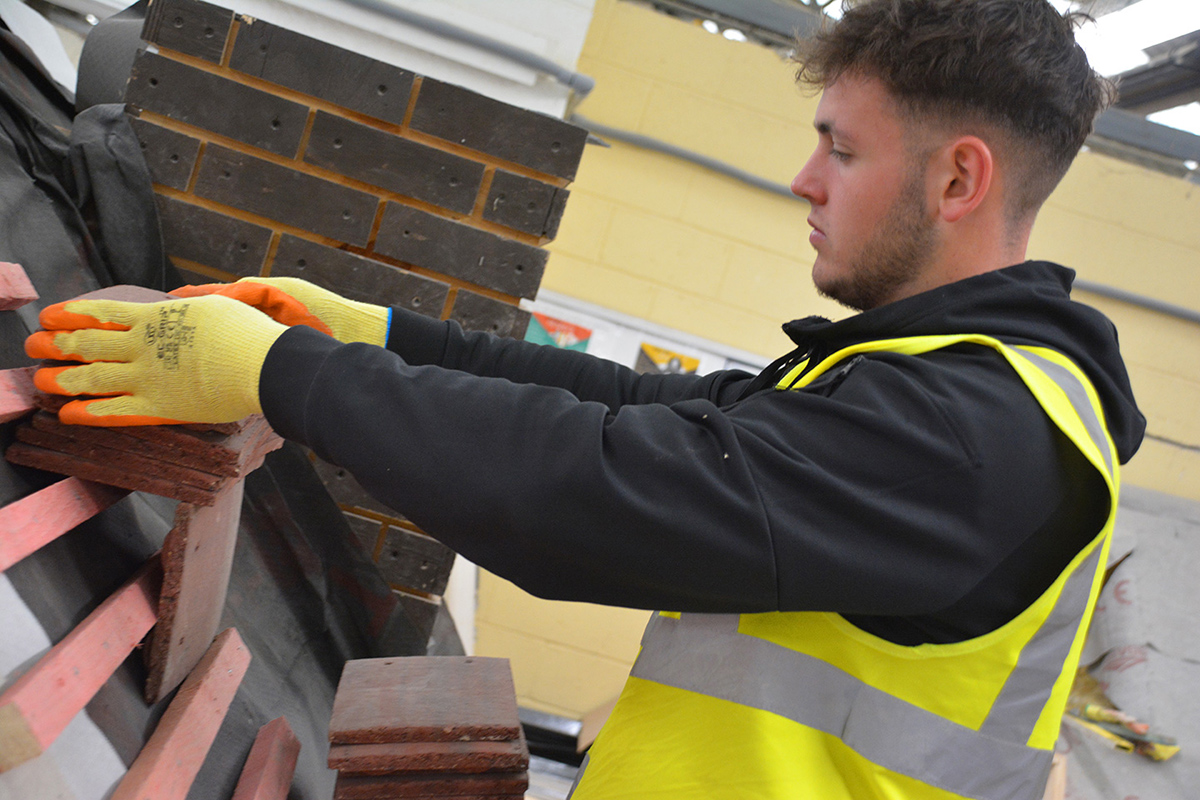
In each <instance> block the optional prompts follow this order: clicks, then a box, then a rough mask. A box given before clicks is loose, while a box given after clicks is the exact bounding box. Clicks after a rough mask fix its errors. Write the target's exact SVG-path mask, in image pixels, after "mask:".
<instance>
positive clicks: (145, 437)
mask: <svg viewBox="0 0 1200 800" xmlns="http://www.w3.org/2000/svg"><path fill="white" fill-rule="evenodd" d="M246 420H247V421H246V425H245V426H243V428H242V429H241V430H239V431H237V432H236V433H230V434H226V433H217V432H203V431H190V430H186V429H184V428H183V426H177V425H144V426H143V425H137V426H130V427H125V428H103V427H90V426H86V425H64V424H63V423H62V422H59V421H58V419H57V418H56V417H54V416H53V415H52V414H47V413H41V414H35V415H34V416H33V417H32V419H31V420H30V422H31V424H32V425H33V427H35V428H38V429H41V430H44V431H48V432H50V433H55V434H57V435H59V436H63V437H70V438H72V439H77V440H79V441H83V442H90V443H95V444H97V445H100V446H103V447H107V448H111V449H113V450H118V451H120V452H123V453H131V454H138V455H141V456H145V457H146V459H147V460H150V461H153V462H155V463H157V464H164V463H165V464H178V465H180V466H183V467H187V468H190V469H194V470H197V471H200V472H208V473H212V474H214V475H220V476H224V477H229V478H237V477H240V476H242V475H246V474H248V473H249V472H250V471H251V470H250V469H248V467H249V466H250V464H249V463H247V460H248V457H249V455H250V451H251V450H252V449H253V448H252V446H251V443H252V442H256V441H258V440H259V439H260V438H266V439H268V440H270V441H271V443H272V444H273V445H274V446H279V443H280V442H282V440H281V439H279V438H278V437H277V436H275V435H274V433H273V432H272V431H271V430H270V427H269V426H267V425H266V421H265V420H264V419H263V418H262V417H261V416H253V417H247V418H246Z"/></svg>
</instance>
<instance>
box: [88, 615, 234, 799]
mask: <svg viewBox="0 0 1200 800" xmlns="http://www.w3.org/2000/svg"><path fill="white" fill-rule="evenodd" d="M249 666H250V651H249V649H247V647H246V645H245V644H244V643H243V642H242V638H241V637H240V636H238V632H237V630H235V629H234V628H229V629H227V630H224V631H222V632H221V634H220V635H218V636H217V638H216V639H215V640H214V641H213V643H212V645H211V646H210V647H209V648H208V650H207V651H206V652H205V654H204V658H203V659H201V661H200V663H199V664H197V665H196V669H194V670H193V671H192V673H191V674H190V675H189V676H188V678H187V680H186V681H184V683H183V686H181V687H180V688H179V693H178V694H176V695H175V698H174V699H173V700H172V701H171V704H170V705H169V706H167V710H166V713H164V714H163V716H162V719H160V720H159V722H158V725H157V727H155V729H154V733H153V734H151V735H150V740H149V741H147V742H146V746H145V747H143V748H142V751H141V752H140V753H138V757H137V758H136V759H135V760H134V762H133V764H132V765H131V766H130V767H129V771H128V772H127V773H125V777H124V778H122V779H121V782H120V783H119V784H118V785H117V788H116V791H114V792H113V794H112V797H111V799H110V800H143V799H144V798H154V800H184V798H186V797H187V795H188V791H189V789H191V786H192V782H193V781H194V780H195V779H196V774H197V773H198V772H199V771H200V767H201V765H202V764H203V763H204V759H205V757H206V756H207V755H208V750H209V748H210V747H212V743H213V740H215V739H216V737H217V730H218V729H219V728H220V727H221V722H222V721H223V720H224V719H225V714H226V712H228V711H229V706H230V704H231V703H232V702H233V697H234V695H235V694H236V693H237V690H238V686H240V685H241V682H242V678H243V677H244V676H245V674H246V669H247V667H249Z"/></svg>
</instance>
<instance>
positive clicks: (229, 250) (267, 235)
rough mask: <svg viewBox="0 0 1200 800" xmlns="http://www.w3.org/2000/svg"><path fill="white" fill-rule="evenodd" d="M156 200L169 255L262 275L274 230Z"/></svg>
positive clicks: (173, 201)
mask: <svg viewBox="0 0 1200 800" xmlns="http://www.w3.org/2000/svg"><path fill="white" fill-rule="evenodd" d="M155 201H156V202H157V203H158V215H159V219H160V221H161V223H162V232H163V243H164V245H165V246H166V248H167V255H169V256H172V257H173V258H183V259H187V260H188V261H194V262H196V263H197V264H203V265H204V266H206V267H212V268H213V269H219V270H221V271H223V272H229V273H232V274H234V275H240V276H242V277H248V276H252V275H260V274H261V273H262V268H263V263H264V262H265V261H266V259H267V251H268V250H269V249H270V246H271V236H272V235H273V233H272V231H271V229H270V228H264V227H263V226H261V225H255V224H254V223H252V222H247V221H245V220H242V219H238V218H237V217H231V216H228V215H226V214H222V213H220V212H219V211H211V210H209V209H207V208H202V207H200V206H197V205H192V204H191V203H187V202H184V201H182V200H176V199H174V198H170V197H164V196H163V195H157V196H156V197H155ZM204 282H205V283H208V282H209V281H204Z"/></svg>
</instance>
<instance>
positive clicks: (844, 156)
mask: <svg viewBox="0 0 1200 800" xmlns="http://www.w3.org/2000/svg"><path fill="white" fill-rule="evenodd" d="M829 155H831V156H833V157H834V158H836V159H837V160H838V161H849V160H850V154H849V153H843V152H842V151H841V150H830V151H829Z"/></svg>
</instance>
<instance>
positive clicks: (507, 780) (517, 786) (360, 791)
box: [333, 772, 529, 800]
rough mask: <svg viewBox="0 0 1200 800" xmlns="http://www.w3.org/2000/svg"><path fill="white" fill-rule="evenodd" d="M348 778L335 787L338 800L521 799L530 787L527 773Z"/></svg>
mask: <svg viewBox="0 0 1200 800" xmlns="http://www.w3.org/2000/svg"><path fill="white" fill-rule="evenodd" d="M435 775H436V777H434V776H430V777H423V776H420V775H346V774H340V775H338V778H337V783H336V784H334V788H333V798H334V800H385V799H386V798H400V797H405V798H418V797H446V798H447V800H449V799H450V798H454V797H462V796H463V795H468V796H480V795H484V796H486V795H498V796H500V797H519V796H522V795H524V794H525V790H526V789H528V788H529V773H527V772H512V773H509V772H484V773H476V774H469V773H464V774H453V773H448V774H444V775H443V774H436V773H435Z"/></svg>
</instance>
